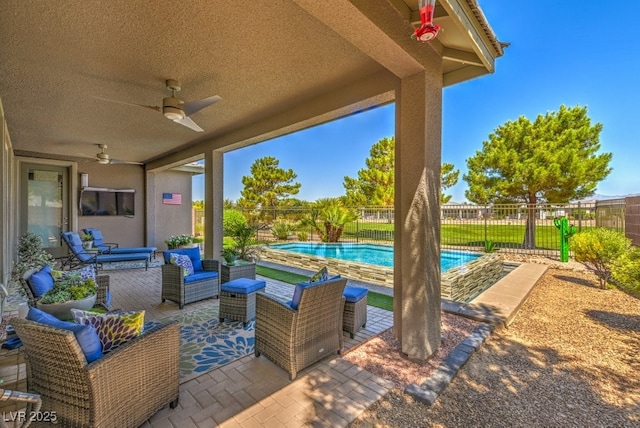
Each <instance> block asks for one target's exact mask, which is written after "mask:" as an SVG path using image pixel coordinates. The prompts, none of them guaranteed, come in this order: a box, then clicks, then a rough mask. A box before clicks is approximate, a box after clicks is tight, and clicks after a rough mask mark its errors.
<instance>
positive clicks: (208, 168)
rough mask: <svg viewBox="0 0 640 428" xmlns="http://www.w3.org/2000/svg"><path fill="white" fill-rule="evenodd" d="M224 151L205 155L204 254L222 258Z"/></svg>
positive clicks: (209, 257)
mask: <svg viewBox="0 0 640 428" xmlns="http://www.w3.org/2000/svg"><path fill="white" fill-rule="evenodd" d="M223 163H224V162H223V153H222V152H219V151H215V150H214V151H207V152H206V153H205V156H204V220H205V222H204V255H205V258H208V259H216V260H220V253H221V252H222V236H223V234H222V210H223V205H224V189H223V181H224V178H223Z"/></svg>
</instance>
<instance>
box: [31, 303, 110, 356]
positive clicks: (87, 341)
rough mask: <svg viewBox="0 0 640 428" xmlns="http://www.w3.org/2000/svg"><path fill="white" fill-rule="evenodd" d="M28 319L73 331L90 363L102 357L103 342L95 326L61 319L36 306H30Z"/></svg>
mask: <svg viewBox="0 0 640 428" xmlns="http://www.w3.org/2000/svg"><path fill="white" fill-rule="evenodd" d="M27 319H28V320H30V321H35V322H39V323H40V324H45V325H48V326H50V327H55V328H59V329H62V330H69V331H72V332H73V334H74V335H75V336H76V340H77V341H78V345H80V349H82V353H83V354H84V356H85V358H86V359H87V362H88V363H90V362H92V361H95V360H97V359H98V358H100V357H102V343H101V342H100V338H99V337H98V332H97V331H96V329H95V328H94V327H93V326H90V325H81V324H76V323H74V322H69V321H60V320H59V319H58V318H56V317H54V316H53V315H50V314H48V313H46V312H43V311H41V310H40V309H38V308H34V307H30V308H29V313H28V314H27Z"/></svg>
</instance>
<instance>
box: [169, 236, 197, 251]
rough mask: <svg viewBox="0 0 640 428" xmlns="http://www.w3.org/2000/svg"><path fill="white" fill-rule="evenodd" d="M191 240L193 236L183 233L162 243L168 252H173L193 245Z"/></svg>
mask: <svg viewBox="0 0 640 428" xmlns="http://www.w3.org/2000/svg"><path fill="white" fill-rule="evenodd" d="M193 239H194V237H193V235H188V234H185V233H183V234H182V235H172V236H170V237H169V239H167V240H166V241H164V243H165V244H167V246H168V247H169V249H170V250H175V249H176V248H181V247H185V246H188V245H191V244H192V243H193Z"/></svg>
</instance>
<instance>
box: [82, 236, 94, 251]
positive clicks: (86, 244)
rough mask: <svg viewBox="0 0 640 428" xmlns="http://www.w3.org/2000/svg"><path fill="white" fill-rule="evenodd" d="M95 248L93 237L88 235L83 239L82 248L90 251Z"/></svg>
mask: <svg viewBox="0 0 640 428" xmlns="http://www.w3.org/2000/svg"><path fill="white" fill-rule="evenodd" d="M92 247H93V237H92V236H91V235H89V234H86V235H84V236H83V237H82V248H84V249H85V250H89V249H91V248H92Z"/></svg>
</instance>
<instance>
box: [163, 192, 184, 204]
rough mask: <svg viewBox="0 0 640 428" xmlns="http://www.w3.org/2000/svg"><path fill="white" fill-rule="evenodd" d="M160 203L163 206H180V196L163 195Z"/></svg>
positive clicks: (176, 194) (174, 194) (172, 194)
mask: <svg viewBox="0 0 640 428" xmlns="http://www.w3.org/2000/svg"><path fill="white" fill-rule="evenodd" d="M162 203H163V204H165V205H180V204H182V195H181V194H180V193H163V194H162Z"/></svg>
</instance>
